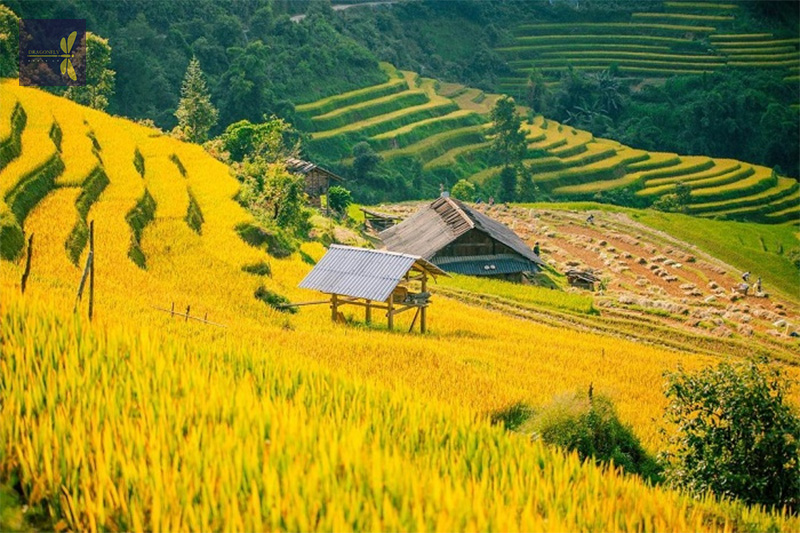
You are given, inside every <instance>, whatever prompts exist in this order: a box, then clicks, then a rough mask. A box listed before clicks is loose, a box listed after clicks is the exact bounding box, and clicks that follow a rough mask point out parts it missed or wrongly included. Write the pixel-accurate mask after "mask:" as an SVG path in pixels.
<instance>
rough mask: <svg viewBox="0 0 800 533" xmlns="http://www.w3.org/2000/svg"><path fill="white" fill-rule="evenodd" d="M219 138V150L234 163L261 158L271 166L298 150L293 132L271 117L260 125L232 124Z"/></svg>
mask: <svg viewBox="0 0 800 533" xmlns="http://www.w3.org/2000/svg"><path fill="white" fill-rule="evenodd" d="M220 139H221V140H222V147H223V149H224V150H226V151H228V152H229V153H230V155H231V158H232V159H233V160H235V161H244V160H245V158H248V157H249V158H251V159H252V158H253V157H263V158H264V159H266V160H267V161H269V162H272V163H274V162H277V161H284V160H285V159H286V158H287V157H291V156H294V155H296V154H297V153H298V151H299V148H300V134H299V133H298V132H297V130H295V129H294V128H293V127H292V125H291V124H289V123H288V122H286V121H285V120H283V119H281V118H278V117H275V116H272V117H271V118H270V119H268V120H267V121H265V122H262V123H260V124H253V123H252V122H250V121H249V120H240V121H239V122H235V123H233V124H231V125H230V126H228V127H227V128H225V131H224V132H223V134H222V135H220Z"/></svg>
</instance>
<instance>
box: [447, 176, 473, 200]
mask: <svg viewBox="0 0 800 533" xmlns="http://www.w3.org/2000/svg"><path fill="white" fill-rule="evenodd" d="M476 192H477V190H476V188H475V184H474V183H472V182H471V181H467V180H465V179H460V180H458V181H457V182H456V184H455V185H453V188H452V189H450V195H451V196H452V197H453V198H457V199H458V200H464V201H465V202H472V201H473V200H475V193H476Z"/></svg>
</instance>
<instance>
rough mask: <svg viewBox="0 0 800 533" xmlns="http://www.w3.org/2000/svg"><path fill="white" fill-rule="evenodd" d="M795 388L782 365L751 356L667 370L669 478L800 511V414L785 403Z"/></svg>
mask: <svg viewBox="0 0 800 533" xmlns="http://www.w3.org/2000/svg"><path fill="white" fill-rule="evenodd" d="M788 392H789V384H788V382H787V380H786V379H785V378H784V377H783V376H782V375H781V373H780V370H779V369H777V368H775V367H762V366H760V365H758V364H756V363H755V362H752V361H751V362H746V363H737V364H731V363H722V364H720V365H719V366H718V367H716V368H706V369H704V370H701V371H700V372H697V373H694V374H690V373H687V372H685V371H683V370H681V369H679V370H678V371H677V372H674V373H668V374H667V388H666V395H667V398H668V399H669V405H668V407H667V412H666V418H667V420H668V422H670V424H671V425H673V426H674V427H675V432H674V433H673V434H672V435H671V437H670V438H669V448H668V449H667V451H666V452H664V453H663V454H662V455H663V457H664V459H665V460H666V461H667V463H668V464H667V469H666V474H667V479H668V481H670V482H671V483H673V484H674V485H678V486H681V487H685V488H687V489H689V490H690V491H692V492H695V493H698V494H702V493H704V492H706V491H708V490H711V491H713V492H714V493H716V494H718V495H720V496H727V497H733V498H740V499H742V500H744V501H745V502H747V503H751V504H762V505H768V506H787V507H789V508H791V509H794V510H798V504H800V419H798V417H797V416H796V415H795V414H794V413H793V412H792V410H791V408H790V407H789V406H788V405H786V404H785V403H784V401H783V400H784V397H785V395H786V394H787V393H788Z"/></svg>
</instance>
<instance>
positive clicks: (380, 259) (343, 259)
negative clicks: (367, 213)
mask: <svg viewBox="0 0 800 533" xmlns="http://www.w3.org/2000/svg"><path fill="white" fill-rule="evenodd" d="M412 268H415V269H417V270H422V271H425V272H427V273H428V274H431V275H433V276H437V275H445V276H446V275H447V273H445V272H444V271H443V270H441V269H440V268H439V267H437V266H436V265H434V264H432V263H429V262H428V261H426V260H424V259H422V258H420V257H418V256H414V255H409V254H401V253H396V252H387V251H385V250H368V249H366V248H356V247H353V246H341V245H338V244H332V245H331V247H330V248H329V249H328V251H327V253H326V254H325V255H324V256H323V257H322V259H320V260H319V262H318V263H317V264H316V265H315V266H314V268H313V269H311V272H309V273H308V275H307V276H306V277H305V278H304V279H303V281H301V282H300V285H299V287H300V288H302V289H313V290H318V291H321V292H325V293H328V294H341V295H344V296H351V297H353V298H366V299H367V300H374V301H378V302H382V301H385V300H386V299H387V298H389V295H391V294H392V291H393V290H394V288H395V287H397V284H398V283H400V281H401V280H402V279H403V277H404V276H405V275H406V273H408V271H409V270H411V269H412Z"/></svg>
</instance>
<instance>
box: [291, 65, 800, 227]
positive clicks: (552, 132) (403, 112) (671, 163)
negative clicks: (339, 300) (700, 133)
mask: <svg viewBox="0 0 800 533" xmlns="http://www.w3.org/2000/svg"><path fill="white" fill-rule="evenodd" d="M383 68H384V69H385V70H386V71H387V73H389V75H390V76H391V80H390V81H389V82H387V83H383V84H379V85H373V86H369V87H365V88H363V89H359V90H356V91H352V92H348V93H343V94H341V95H338V96H336V97H329V98H326V99H323V100H319V101H317V102H312V103H309V104H305V105H302V106H298V107H297V114H298V117H299V119H300V120H299V121H298V125H299V127H301V128H305V129H307V130H308V131H310V137H311V140H310V142H309V143H308V147H309V150H310V151H311V153H312V154H314V155H316V156H317V157H320V158H324V159H328V158H339V159H340V161H341V163H340V164H341V165H342V166H341V171H342V172H343V173H344V172H349V169H348V165H350V164H352V159H350V157H349V156H350V155H351V153H352V149H353V147H354V146H355V145H356V144H357V143H358V142H361V141H366V142H368V143H369V144H370V146H371V147H372V148H373V149H374V150H375V151H377V152H378V154H380V155H381V156H382V158H383V159H384V161H385V164H386V166H387V167H389V168H390V169H392V170H393V171H394V172H396V173H397V174H398V175H400V176H408V175H414V174H417V175H418V179H419V184H418V185H415V186H414V187H413V189H414V190H413V191H412V192H409V193H407V194H416V195H417V196H418V197H425V196H434V195H435V194H437V193H438V188H439V184H446V185H449V186H452V185H453V184H455V182H456V181H458V180H459V179H468V180H469V181H472V182H473V183H475V184H476V185H477V186H478V190H479V191H480V194H481V196H483V198H484V199H487V198H488V197H489V196H492V195H496V194H497V191H498V186H499V185H498V182H497V177H498V175H499V172H500V167H493V166H491V162H490V161H491V160H490V157H489V143H488V139H487V133H488V132H487V128H488V126H489V124H488V114H489V112H490V110H491V107H492V105H493V104H494V102H495V101H496V100H497V98H499V95H491V94H486V93H484V92H482V91H479V90H477V89H472V88H468V87H464V86H461V85H457V84H443V83H439V82H437V81H435V80H432V79H427V78H422V77H420V76H418V75H417V74H415V73H413V72H408V71H395V70H394V69H393V67H391V66H390V65H388V64H383ZM523 128H524V130H525V133H526V135H527V142H528V144H527V149H528V155H527V158H526V159H525V165H526V169H527V172H528V173H529V174H530V175H531V177H532V179H533V182H534V184H535V185H536V186H537V187H538V188H539V191H540V192H539V194H540V196H542V197H546V198H551V199H555V200H592V199H595V200H597V199H599V200H602V201H606V202H610V203H617V204H622V205H628V206H639V207H644V206H649V205H651V204H652V203H653V202H655V201H656V200H658V199H659V198H660V197H662V196H664V195H665V194H669V193H673V192H675V191H676V186H677V185H678V184H679V183H682V184H685V185H686V186H688V188H689V189H690V194H689V197H688V205H687V207H686V209H687V211H688V212H689V213H691V214H693V215H697V216H704V217H713V218H721V219H731V220H749V221H757V222H763V223H769V224H775V223H783V222H793V223H796V222H797V221H798V220H800V185H798V182H797V180H794V179H792V178H787V177H784V176H779V175H776V174H775V173H774V172H773V171H772V170H771V169H769V168H766V167H763V166H759V165H751V164H748V163H745V162H742V161H736V160H729V159H716V158H711V157H704V156H683V155H679V154H674V153H660V152H647V151H644V150H637V149H634V148H631V147H627V146H624V145H621V144H620V143H617V142H615V141H611V140H608V139H602V138H596V137H594V136H593V135H592V134H591V133H589V132H586V131H583V130H579V129H576V128H574V127H571V126H567V125H563V124H559V123H558V122H555V121H552V120H548V119H546V118H544V117H542V116H536V117H532V118H531V119H530V120H528V121H526V122H525V123H524V124H523ZM387 194H391V193H387ZM395 194H400V195H402V194H403V191H402V190H398V191H395ZM401 199H402V198H401Z"/></svg>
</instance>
